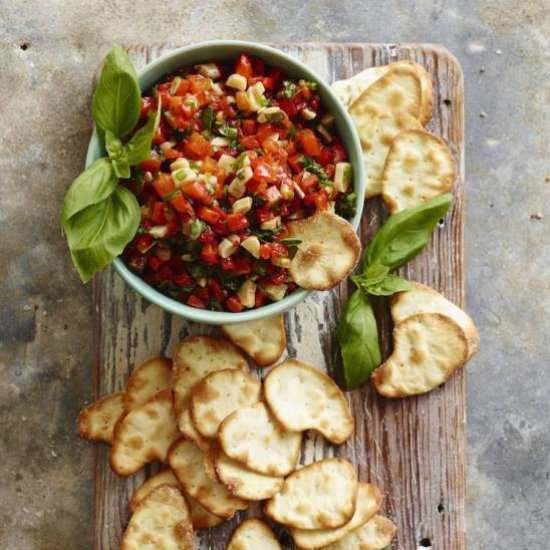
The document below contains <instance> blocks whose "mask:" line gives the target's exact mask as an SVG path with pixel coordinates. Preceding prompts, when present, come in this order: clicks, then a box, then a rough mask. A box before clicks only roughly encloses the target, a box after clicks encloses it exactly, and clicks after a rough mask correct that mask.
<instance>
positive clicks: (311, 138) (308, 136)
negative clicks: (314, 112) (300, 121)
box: [296, 128, 321, 157]
mask: <svg viewBox="0 0 550 550" xmlns="http://www.w3.org/2000/svg"><path fill="white" fill-rule="evenodd" d="M296 137H297V139H298V142H299V143H300V145H301V147H302V150H303V151H304V153H305V154H306V155H309V156H310V157H318V156H319V155H320V154H321V146H320V144H319V140H318V139H317V137H316V136H315V134H314V133H313V131H312V130H310V129H309V128H306V129H305V130H302V131H300V132H298V134H297V136H296Z"/></svg>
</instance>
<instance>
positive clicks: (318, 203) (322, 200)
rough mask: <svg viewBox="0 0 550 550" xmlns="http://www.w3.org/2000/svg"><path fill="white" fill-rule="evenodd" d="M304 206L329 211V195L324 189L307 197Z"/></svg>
mask: <svg viewBox="0 0 550 550" xmlns="http://www.w3.org/2000/svg"><path fill="white" fill-rule="evenodd" d="M304 204H307V205H312V206H315V208H316V209H317V210H327V209H328V207H329V204H328V197H327V193H326V191H325V190H324V189H321V190H320V191H317V192H316V193H312V194H311V195H306V197H305V198H304Z"/></svg>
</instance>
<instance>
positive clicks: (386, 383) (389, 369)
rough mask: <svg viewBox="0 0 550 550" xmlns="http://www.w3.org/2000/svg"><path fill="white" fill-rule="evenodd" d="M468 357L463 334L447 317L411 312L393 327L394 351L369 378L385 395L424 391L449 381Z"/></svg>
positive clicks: (404, 395)
mask: <svg viewBox="0 0 550 550" xmlns="http://www.w3.org/2000/svg"><path fill="white" fill-rule="evenodd" d="M467 357H468V340H467V339H466V335H465V334H464V331H463V330H462V328H460V326H459V325H458V324H457V323H456V322H455V321H453V320H452V319H451V318H450V317H447V316H445V315H441V314H439V313H421V314H419V315H412V316H411V317H407V318H406V319H405V320H404V321H402V322H401V323H399V324H398V325H396V326H395V327H394V330H393V352H392V354H391V355H390V357H388V359H387V360H386V361H385V362H384V363H382V365H381V366H380V367H378V368H377V369H376V370H375V371H374V373H373V375H372V381H373V384H374V387H375V388H376V391H377V392H378V393H379V394H381V395H383V396H385V397H407V396H409V395H418V394H422V393H426V392H429V391H430V390H433V389H435V388H437V387H438V386H439V385H441V384H443V382H445V381H446V380H448V379H449V377H450V376H451V375H452V373H453V372H454V371H455V370H456V369H457V368H459V367H461V366H463V365H464V363H465V362H466V358H467Z"/></svg>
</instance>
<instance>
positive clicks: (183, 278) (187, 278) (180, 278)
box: [174, 273, 194, 287]
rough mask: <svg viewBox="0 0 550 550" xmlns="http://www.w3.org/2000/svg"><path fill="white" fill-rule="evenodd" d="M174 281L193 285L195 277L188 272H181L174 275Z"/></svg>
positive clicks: (183, 284) (179, 283)
mask: <svg viewBox="0 0 550 550" xmlns="http://www.w3.org/2000/svg"><path fill="white" fill-rule="evenodd" d="M174 282H175V283H176V284H177V285H179V286H185V287H191V286H193V285H194V281H193V277H191V275H189V274H187V273H180V274H179V275H176V276H175V277H174Z"/></svg>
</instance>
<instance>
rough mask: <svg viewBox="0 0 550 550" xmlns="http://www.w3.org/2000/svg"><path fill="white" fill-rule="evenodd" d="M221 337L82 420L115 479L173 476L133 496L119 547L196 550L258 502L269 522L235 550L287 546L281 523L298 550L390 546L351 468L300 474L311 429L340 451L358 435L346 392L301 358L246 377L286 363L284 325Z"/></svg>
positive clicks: (155, 364)
mask: <svg viewBox="0 0 550 550" xmlns="http://www.w3.org/2000/svg"><path fill="white" fill-rule="evenodd" d="M223 331H224V333H225V335H226V336H227V338H213V337H210V336H191V337H188V338H186V339H185V340H183V341H182V342H180V344H179V345H178V346H177V348H176V351H175V353H174V356H173V361H171V360H169V359H166V358H163V357H157V358H153V359H150V360H149V361H147V362H145V363H142V364H141V365H139V366H137V367H136V368H135V369H134V371H133V372H132V374H131V376H130V378H129V380H128V383H127V386H126V390H125V391H123V392H120V393H116V394H112V395H108V396H106V397H104V398H102V399H100V400H99V401H98V402H96V403H94V404H92V405H90V406H89V407H88V408H87V409H85V410H84V411H82V413H81V414H80V416H79V419H78V430H79V433H80V435H81V436H82V437H84V438H86V439H90V440H98V441H104V442H106V443H109V444H110V445H111V449H110V455H109V458H110V464H111V467H112V469H113V470H114V472H116V473H117V474H118V475H121V476H130V475H133V474H135V473H136V472H138V471H139V470H140V469H141V468H143V466H145V465H146V464H148V463H150V462H154V461H159V462H162V463H164V464H165V465H166V466H167V468H166V469H164V470H161V471H160V472H159V473H157V474H155V475H153V476H152V477H150V478H149V479H148V480H147V481H145V483H144V484H143V485H142V486H141V487H139V488H138V489H137V490H136V492H135V493H134V495H133V497H132V499H131V502H130V509H131V511H132V516H131V518H130V521H129V523H128V526H127V528H126V531H125V533H124V536H123V539H122V542H121V548H122V549H124V550H134V549H138V548H139V549H145V548H155V549H159V548H166V549H171V548H174V549H192V548H194V533H195V531H197V530H201V529H208V528H212V527H215V526H217V525H219V524H221V523H222V522H223V521H226V520H229V519H230V518H232V517H233V516H234V515H235V514H236V513H237V512H239V511H241V510H246V509H247V508H248V507H249V506H250V505H251V503H254V502H256V503H258V502H259V503H261V507H262V510H263V513H264V515H265V516H266V519H264V520H262V519H260V518H249V519H246V520H245V521H243V522H242V523H241V524H240V525H239V526H238V527H237V529H236V530H235V531H234V533H233V535H232V537H231V539H230V540H229V541H228V545H227V548H229V549H232V550H248V549H250V550H252V549H254V550H258V549H260V548H261V549H267V550H269V549H271V548H273V549H278V548H281V546H280V543H279V542H278V539H277V537H276V535H275V533H274V532H273V530H272V528H271V525H272V524H273V523H274V522H275V523H277V524H280V525H282V526H283V527H285V528H286V529H287V530H288V532H289V533H290V535H291V536H292V538H293V539H294V541H295V543H296V545H297V547H299V548H304V549H317V548H330V549H333V550H336V549H341V550H347V549H356V548H368V549H382V548H385V547H386V546H387V545H388V544H390V542H391V539H392V538H393V536H394V533H395V526H394V524H393V523H392V522H391V521H390V520H389V519H387V518H385V517H383V516H380V515H378V514H377V512H378V510H379V508H380V506H381V503H382V494H381V492H380V490H379V489H378V487H376V486H375V485H373V484H369V483H364V482H361V481H359V480H358V477H357V472H356V469H355V467H354V466H353V465H352V464H351V463H350V462H348V461H347V460H344V459H341V458H325V459H323V460H319V461H316V462H313V463H311V464H308V465H305V466H302V465H301V464H300V456H301V449H302V438H303V434H304V432H306V431H307V430H315V431H316V432H317V433H319V434H321V435H322V436H323V437H324V438H326V439H327V440H328V441H330V442H331V443H333V444H334V445H340V444H342V443H344V442H345V441H347V440H348V439H349V438H350V437H351V435H352V434H353V431H354V420H353V416H352V414H351V411H350V408H349V405H348V401H347V399H346V397H345V395H344V394H343V393H342V391H341V390H340V388H339V387H338V386H337V385H336V384H335V383H334V381H333V380H332V379H331V378H330V377H329V376H327V375H326V374H325V373H323V372H322V371H321V370H319V369H317V368H315V367H313V366H310V365H308V364H306V363H304V362H302V361H298V360H296V359H287V360H286V361H284V362H282V363H280V364H278V365H276V366H274V367H272V368H271V369H270V370H269V372H268V373H267V375H266V376H265V378H264V379H263V380H260V378H259V377H258V376H257V374H258V371H256V370H255V369H253V370H251V369H250V365H251V364H256V365H261V366H267V365H271V364H273V363H276V362H277V361H278V360H279V359H280V357H281V356H282V354H283V352H284V350H285V347H286V333H285V328H284V323H283V319H282V317H281V316H275V317H271V318H268V319H264V320H261V321H255V322H252V323H241V324H238V325H229V326H226V327H223ZM243 352H244V353H243ZM247 356H248V357H247Z"/></svg>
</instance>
